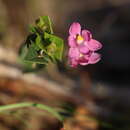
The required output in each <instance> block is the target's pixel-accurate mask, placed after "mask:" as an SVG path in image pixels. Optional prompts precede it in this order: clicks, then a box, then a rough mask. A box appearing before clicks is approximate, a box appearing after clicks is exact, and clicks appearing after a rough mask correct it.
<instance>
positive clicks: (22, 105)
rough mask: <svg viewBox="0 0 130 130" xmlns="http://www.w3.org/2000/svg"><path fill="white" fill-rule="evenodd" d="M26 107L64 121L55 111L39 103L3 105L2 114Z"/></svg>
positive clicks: (0, 110)
mask: <svg viewBox="0 0 130 130" xmlns="http://www.w3.org/2000/svg"><path fill="white" fill-rule="evenodd" d="M24 107H35V108H38V109H41V110H44V111H47V112H49V113H50V114H52V115H53V116H54V117H56V118H57V119H58V120H60V121H63V118H62V116H61V115H60V114H59V113H58V112H57V111H56V110H55V109H54V108H51V107H49V106H47V105H43V104H39V103H32V102H23V103H17V104H9V105H3V106H0V112H2V111H7V110H12V109H18V108H24Z"/></svg>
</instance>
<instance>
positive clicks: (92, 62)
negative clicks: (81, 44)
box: [89, 52, 101, 64]
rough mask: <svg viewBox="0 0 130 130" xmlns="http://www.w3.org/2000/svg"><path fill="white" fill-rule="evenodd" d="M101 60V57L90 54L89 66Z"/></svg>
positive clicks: (96, 54)
mask: <svg viewBox="0 0 130 130" xmlns="http://www.w3.org/2000/svg"><path fill="white" fill-rule="evenodd" d="M100 59H101V55H100V54H98V53H94V52H93V53H92V54H91V56H90V57H89V64H95V63H97V62H98V61H99V60H100Z"/></svg>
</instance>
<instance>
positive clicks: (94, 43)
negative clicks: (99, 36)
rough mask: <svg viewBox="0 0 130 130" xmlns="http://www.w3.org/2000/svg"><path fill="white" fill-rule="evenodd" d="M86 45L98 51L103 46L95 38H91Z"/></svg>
mask: <svg viewBox="0 0 130 130" xmlns="http://www.w3.org/2000/svg"><path fill="white" fill-rule="evenodd" d="M86 45H87V46H88V48H89V49H90V50H91V51H97V50H99V49H101V48H102V44H101V43H100V42H98V41H97V40H94V39H91V40H90V41H89V42H87V44H86Z"/></svg>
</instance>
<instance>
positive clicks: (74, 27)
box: [69, 22, 81, 36]
mask: <svg viewBox="0 0 130 130" xmlns="http://www.w3.org/2000/svg"><path fill="white" fill-rule="evenodd" d="M80 32H81V26H80V24H79V23H77V22H74V23H73V24H72V25H71V26H70V29H69V34H70V35H73V36H74V35H77V34H80Z"/></svg>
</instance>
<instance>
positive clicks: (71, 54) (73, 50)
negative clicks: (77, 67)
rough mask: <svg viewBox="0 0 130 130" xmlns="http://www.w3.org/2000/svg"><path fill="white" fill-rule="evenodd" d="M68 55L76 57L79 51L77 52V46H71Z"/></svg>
mask: <svg viewBox="0 0 130 130" xmlns="http://www.w3.org/2000/svg"><path fill="white" fill-rule="evenodd" d="M68 56H69V57H70V58H75V59H78V58H79V56H80V52H79V50H78V48H72V47H71V48H70V49H69V53H68Z"/></svg>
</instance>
